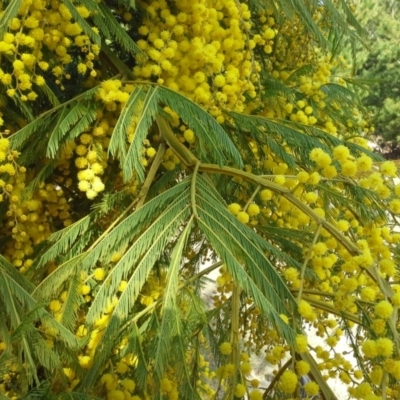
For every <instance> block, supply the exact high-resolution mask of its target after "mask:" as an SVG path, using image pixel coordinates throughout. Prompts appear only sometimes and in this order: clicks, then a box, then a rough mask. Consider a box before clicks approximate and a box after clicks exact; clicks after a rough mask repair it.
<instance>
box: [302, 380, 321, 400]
mask: <svg viewBox="0 0 400 400" xmlns="http://www.w3.org/2000/svg"><path fill="white" fill-rule="evenodd" d="M304 390H305V391H306V393H307V395H308V396H310V397H312V396H316V395H317V394H318V393H319V386H318V384H317V383H316V382H307V383H306V384H305V385H304Z"/></svg>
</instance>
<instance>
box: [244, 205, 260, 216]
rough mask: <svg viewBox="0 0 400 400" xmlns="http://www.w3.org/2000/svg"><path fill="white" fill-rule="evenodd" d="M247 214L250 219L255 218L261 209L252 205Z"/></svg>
mask: <svg viewBox="0 0 400 400" xmlns="http://www.w3.org/2000/svg"><path fill="white" fill-rule="evenodd" d="M247 214H249V215H250V217H254V216H256V215H258V214H260V207H259V206H258V205H257V204H255V203H252V204H250V205H249V206H248V207H247Z"/></svg>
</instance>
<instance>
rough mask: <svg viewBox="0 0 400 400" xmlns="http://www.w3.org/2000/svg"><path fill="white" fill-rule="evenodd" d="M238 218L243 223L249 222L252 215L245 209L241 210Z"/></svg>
mask: <svg viewBox="0 0 400 400" xmlns="http://www.w3.org/2000/svg"><path fill="white" fill-rule="evenodd" d="M236 217H237V219H238V220H239V221H240V222H242V223H243V224H247V223H248V222H249V220H250V216H249V214H247V212H245V211H240V212H239V213H238V214H237V215H236Z"/></svg>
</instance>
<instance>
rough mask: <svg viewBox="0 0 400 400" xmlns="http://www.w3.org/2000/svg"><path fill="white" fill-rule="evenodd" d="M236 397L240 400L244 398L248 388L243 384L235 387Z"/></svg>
mask: <svg viewBox="0 0 400 400" xmlns="http://www.w3.org/2000/svg"><path fill="white" fill-rule="evenodd" d="M234 394H235V396H236V397H238V398H241V397H243V396H244V395H245V394H246V386H244V385H243V384H242V383H238V384H237V385H236V387H235V393H234Z"/></svg>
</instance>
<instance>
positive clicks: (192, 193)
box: [190, 161, 200, 219]
mask: <svg viewBox="0 0 400 400" xmlns="http://www.w3.org/2000/svg"><path fill="white" fill-rule="evenodd" d="M199 167H200V161H197V163H196V166H195V167H194V171H193V175H192V181H191V182H190V199H191V203H192V210H193V215H194V217H195V218H196V219H199V214H198V213H197V206H196V178H197V172H198V170H199Z"/></svg>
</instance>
